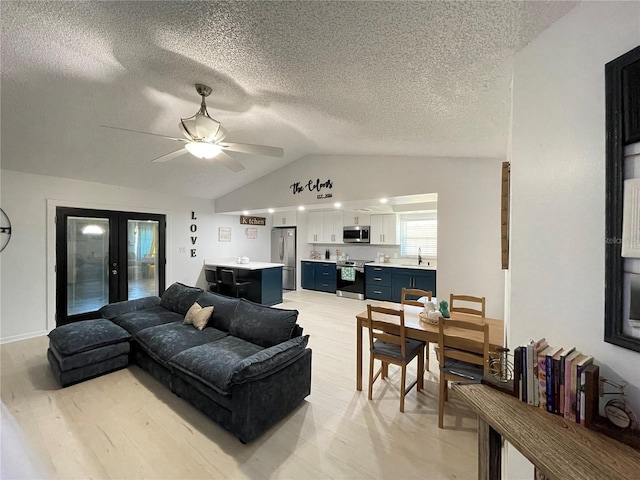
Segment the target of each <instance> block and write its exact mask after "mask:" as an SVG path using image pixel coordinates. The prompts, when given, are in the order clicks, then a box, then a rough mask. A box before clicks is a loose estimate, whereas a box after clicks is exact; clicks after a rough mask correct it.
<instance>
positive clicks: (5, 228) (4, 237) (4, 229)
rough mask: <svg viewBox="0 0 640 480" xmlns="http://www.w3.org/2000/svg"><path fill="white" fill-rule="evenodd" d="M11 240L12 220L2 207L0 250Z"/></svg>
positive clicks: (0, 210) (0, 212) (0, 214)
mask: <svg viewBox="0 0 640 480" xmlns="http://www.w3.org/2000/svg"><path fill="white" fill-rule="evenodd" d="M9 240H11V221H10V220H9V217H8V216H7V214H6V213H4V210H2V209H1V208H0V252H1V251H3V250H4V248H5V247H6V246H7V244H8V243H9Z"/></svg>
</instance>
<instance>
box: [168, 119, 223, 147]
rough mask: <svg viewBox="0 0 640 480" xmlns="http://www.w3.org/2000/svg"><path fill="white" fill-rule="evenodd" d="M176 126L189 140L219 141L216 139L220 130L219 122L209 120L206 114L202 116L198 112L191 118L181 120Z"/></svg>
mask: <svg viewBox="0 0 640 480" xmlns="http://www.w3.org/2000/svg"><path fill="white" fill-rule="evenodd" d="M178 126H179V127H180V129H181V130H182V133H184V134H185V136H186V137H187V138H188V139H189V140H194V141H196V140H204V141H205V142H213V141H217V140H220V139H219V138H218V137H219V136H220V135H219V132H220V130H221V128H220V122H218V121H217V120H214V119H213V118H211V117H210V116H209V115H208V114H207V113H206V112H205V113H204V114H202V113H200V112H198V113H196V114H195V115H194V116H193V117H189V118H181V119H180V123H179V125H178Z"/></svg>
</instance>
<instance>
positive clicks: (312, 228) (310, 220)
mask: <svg viewBox="0 0 640 480" xmlns="http://www.w3.org/2000/svg"><path fill="white" fill-rule="evenodd" d="M307 242H308V243H324V215H323V212H309V214H308V215H307Z"/></svg>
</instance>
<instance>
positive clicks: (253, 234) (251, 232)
mask: <svg viewBox="0 0 640 480" xmlns="http://www.w3.org/2000/svg"><path fill="white" fill-rule="evenodd" d="M244 234H245V235H246V236H247V238H248V239H250V240H255V239H256V238H258V229H257V228H245V229H244Z"/></svg>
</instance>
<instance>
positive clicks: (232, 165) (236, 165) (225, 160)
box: [215, 152, 244, 172]
mask: <svg viewBox="0 0 640 480" xmlns="http://www.w3.org/2000/svg"><path fill="white" fill-rule="evenodd" d="M215 159H216V160H220V163H222V164H223V165H224V166H225V167H227V168H228V169H229V170H231V171H233V172H239V171H241V170H244V165H242V164H241V163H240V162H239V161H238V160H236V159H235V158H232V157H230V156H229V155H227V154H226V153H224V152H220V153H219V154H218V155H216V157H215Z"/></svg>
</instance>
